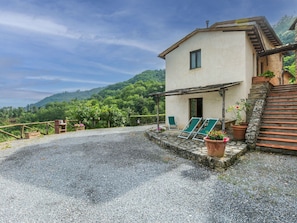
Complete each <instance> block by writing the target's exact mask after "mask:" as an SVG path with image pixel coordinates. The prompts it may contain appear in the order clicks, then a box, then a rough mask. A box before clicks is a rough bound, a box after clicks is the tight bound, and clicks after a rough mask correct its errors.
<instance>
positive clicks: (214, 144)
mask: <svg viewBox="0 0 297 223" xmlns="http://www.w3.org/2000/svg"><path fill="white" fill-rule="evenodd" d="M228 141H229V138H228V137H227V136H226V133H225V132H223V131H221V130H219V131H217V130H212V131H210V132H209V133H208V135H207V136H206V137H204V142H205V145H206V147H207V155H209V156H214V157H223V156H224V154H225V148H226V144H227V142H228Z"/></svg>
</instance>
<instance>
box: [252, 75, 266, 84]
mask: <svg viewBox="0 0 297 223" xmlns="http://www.w3.org/2000/svg"><path fill="white" fill-rule="evenodd" d="M270 79H271V78H269V77H262V76H257V77H253V78H252V83H253V84H261V83H265V82H269V81H270Z"/></svg>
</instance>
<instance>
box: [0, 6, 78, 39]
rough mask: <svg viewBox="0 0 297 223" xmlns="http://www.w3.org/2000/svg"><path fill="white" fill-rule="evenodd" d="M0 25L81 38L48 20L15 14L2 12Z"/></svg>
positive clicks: (0, 12) (0, 13)
mask: <svg viewBox="0 0 297 223" xmlns="http://www.w3.org/2000/svg"><path fill="white" fill-rule="evenodd" d="M0 25H5V26H10V27H15V28H21V29H24V30H28V31H33V32H38V33H44V34H50V35H56V36H63V37H68V38H80V35H79V34H77V33H71V32H70V31H69V30H68V28H67V27H66V26H64V25H61V24H58V23H55V22H53V21H51V20H48V19H43V18H38V17H36V16H29V15H25V14H20V13H14V12H4V11H0Z"/></svg>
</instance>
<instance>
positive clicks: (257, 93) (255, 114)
mask: <svg viewBox="0 0 297 223" xmlns="http://www.w3.org/2000/svg"><path fill="white" fill-rule="evenodd" d="M261 85H262V86H259V85H257V86H254V85H253V87H252V89H259V90H254V91H252V90H251V93H250V95H249V98H248V100H250V101H252V102H253V103H252V110H251V114H250V116H249V125H248V128H247V130H246V134H245V139H246V143H247V146H248V148H249V149H255V148H256V142H257V137H258V134H259V131H260V128H261V119H262V114H263V111H264V108H265V104H266V98H267V94H268V93H269V91H270V88H271V86H270V84H268V83H265V84H261Z"/></svg>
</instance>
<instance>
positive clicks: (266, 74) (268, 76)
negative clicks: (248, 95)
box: [252, 70, 275, 84]
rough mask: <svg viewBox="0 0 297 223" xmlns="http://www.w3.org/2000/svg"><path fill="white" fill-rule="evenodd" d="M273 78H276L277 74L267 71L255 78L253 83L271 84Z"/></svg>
mask: <svg viewBox="0 0 297 223" xmlns="http://www.w3.org/2000/svg"><path fill="white" fill-rule="evenodd" d="M273 77H275V74H274V73H273V72H272V71H270V70H267V71H265V72H264V73H261V74H259V75H258V76H257V77H253V79H252V82H253V84H260V83H265V82H269V81H270V79H271V78H273Z"/></svg>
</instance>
